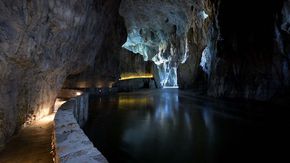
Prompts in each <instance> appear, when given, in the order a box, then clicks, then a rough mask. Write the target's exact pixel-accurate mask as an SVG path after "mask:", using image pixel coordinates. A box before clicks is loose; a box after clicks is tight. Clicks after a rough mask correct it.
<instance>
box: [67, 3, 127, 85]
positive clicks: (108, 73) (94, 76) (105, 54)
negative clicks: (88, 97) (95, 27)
mask: <svg viewBox="0 0 290 163" xmlns="http://www.w3.org/2000/svg"><path fill="white" fill-rule="evenodd" d="M112 3H113V2H112ZM118 10H119V5H114V8H112V9H111V10H109V11H106V16H107V17H106V18H105V20H104V21H109V24H108V25H107V26H106V31H105V33H104V36H105V37H104V38H103V41H102V43H101V44H100V45H101V46H100V47H101V48H98V49H97V50H96V54H97V55H96V57H95V58H92V60H91V61H92V64H91V65H89V66H88V67H86V68H85V70H84V71H82V72H81V73H78V74H73V75H70V76H68V78H67V79H66V81H65V83H64V85H63V88H101V87H111V86H112V85H113V84H114V82H115V81H118V79H119V77H120V51H121V47H122V44H123V43H124V42H125V41H126V35H127V33H126V28H125V24H124V20H123V18H122V17H121V16H120V15H119V13H118ZM109 15H110V17H108V16H109ZM108 18H110V19H111V20H108ZM101 32H102V31H100V33H101ZM98 33H99V32H98Z"/></svg>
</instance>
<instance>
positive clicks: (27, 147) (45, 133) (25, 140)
mask: <svg viewBox="0 0 290 163" xmlns="http://www.w3.org/2000/svg"><path fill="white" fill-rule="evenodd" d="M53 118H54V114H52V115H49V116H47V117H44V118H42V119H40V120H39V121H36V122H34V123H33V124H32V125H31V126H29V127H26V128H23V129H22V130H21V131H20V132H19V134H18V135H16V136H15V137H13V138H12V140H11V141H10V143H8V144H7V145H6V148H5V149H4V150H3V151H1V152H0V163H52V162H53V161H52V156H51V155H50V151H51V136H52V129H53Z"/></svg>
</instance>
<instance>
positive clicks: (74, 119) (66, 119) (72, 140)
mask: <svg viewBox="0 0 290 163" xmlns="http://www.w3.org/2000/svg"><path fill="white" fill-rule="evenodd" d="M87 116H88V94H83V95H82V96H78V97H75V98H73V99H71V100H69V101H68V102H66V103H65V104H63V105H62V106H61V107H60V108H59V110H58V111H57V113H56V115H55V118H54V134H53V142H52V146H53V148H54V162H56V163H74V162H76V163H86V162H87V163H107V162H108V161H107V160H106V158H105V157H104V156H103V155H102V154H101V152H100V151H98V150H97V148H95V147H94V145H93V143H92V142H91V141H90V140H89V138H88V137H87V136H86V135H85V133H84V132H83V130H82V129H81V128H80V125H81V126H82V125H84V123H85V121H86V120H87Z"/></svg>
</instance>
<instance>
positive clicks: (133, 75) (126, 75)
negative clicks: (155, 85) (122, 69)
mask: <svg viewBox="0 0 290 163" xmlns="http://www.w3.org/2000/svg"><path fill="white" fill-rule="evenodd" d="M152 78H153V74H150V73H142V74H140V73H123V74H121V78H120V79H119V80H130V79H152Z"/></svg>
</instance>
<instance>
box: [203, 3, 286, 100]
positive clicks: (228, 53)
mask: <svg viewBox="0 0 290 163" xmlns="http://www.w3.org/2000/svg"><path fill="white" fill-rule="evenodd" d="M285 2H286V1H285ZM249 4H251V5H249ZM282 5H283V2H282V1H279V2H277V1H274V0H271V1H267V2H263V5H261V3H258V2H252V1H238V2H228V1H225V0H220V1H217V2H216V8H217V12H216V19H215V21H216V22H215V25H216V28H215V29H216V31H215V32H216V33H217V35H218V37H217V38H216V39H215V40H212V42H211V43H212V44H214V45H215V46H216V52H215V53H214V54H211V60H210V61H209V62H210V66H211V67H210V72H209V74H208V82H209V84H208V87H209V88H208V94H209V95H212V96H217V97H220V96H222V97H235V98H236V97H238V98H249V99H258V100H266V99H269V98H271V97H273V96H276V95H279V94H283V93H285V91H286V90H287V89H289V67H288V63H289V54H287V53H285V52H283V51H281V50H280V52H279V50H278V49H279V46H280V44H281V42H284V41H285V40H279V39H277V35H279V34H280V31H281V27H282V26H281V23H279V19H281V18H280V17H281V11H282ZM258 8H259V9H258ZM245 11H246V12H245ZM278 37H279V36H278ZM285 37H287V36H285ZM288 37H289V36H288ZM277 40H279V41H280V43H279V41H278V42H277ZM285 44H286V42H285Z"/></svg>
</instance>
